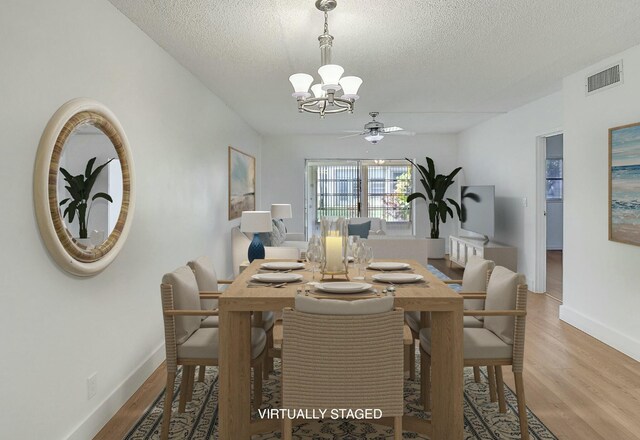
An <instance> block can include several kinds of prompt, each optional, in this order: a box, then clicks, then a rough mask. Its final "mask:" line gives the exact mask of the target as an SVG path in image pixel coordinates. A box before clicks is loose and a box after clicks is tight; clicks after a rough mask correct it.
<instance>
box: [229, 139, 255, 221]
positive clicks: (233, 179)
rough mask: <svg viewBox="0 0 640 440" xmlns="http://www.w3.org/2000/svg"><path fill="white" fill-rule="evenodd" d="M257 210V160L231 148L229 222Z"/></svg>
mask: <svg viewBox="0 0 640 440" xmlns="http://www.w3.org/2000/svg"><path fill="white" fill-rule="evenodd" d="M255 209H256V158H255V157H253V156H250V155H249V154H246V153H243V152H242V151H240V150H238V149H236V148H233V147H229V220H233V219H236V218H240V216H241V215H242V211H255Z"/></svg>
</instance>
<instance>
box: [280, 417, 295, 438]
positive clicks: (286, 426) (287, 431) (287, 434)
mask: <svg viewBox="0 0 640 440" xmlns="http://www.w3.org/2000/svg"><path fill="white" fill-rule="evenodd" d="M292 431H293V420H291V419H290V418H289V417H285V418H284V420H283V421H282V438H283V439H284V440H291V434H292Z"/></svg>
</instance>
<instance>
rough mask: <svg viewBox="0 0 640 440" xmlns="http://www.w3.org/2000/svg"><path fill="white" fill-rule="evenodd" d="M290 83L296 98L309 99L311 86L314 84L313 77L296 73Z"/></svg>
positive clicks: (290, 78) (291, 77)
mask: <svg viewBox="0 0 640 440" xmlns="http://www.w3.org/2000/svg"><path fill="white" fill-rule="evenodd" d="M289 81H290V82H291V85H292V86H293V94H292V95H291V96H293V97H294V98H308V97H309V96H311V95H310V93H309V86H310V85H311V83H312V82H313V76H311V75H309V74H307V73H295V74H293V75H291V76H290V77H289Z"/></svg>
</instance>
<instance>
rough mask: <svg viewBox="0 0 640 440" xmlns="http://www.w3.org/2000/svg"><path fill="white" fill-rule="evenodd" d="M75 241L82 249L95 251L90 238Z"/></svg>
mask: <svg viewBox="0 0 640 440" xmlns="http://www.w3.org/2000/svg"><path fill="white" fill-rule="evenodd" d="M73 241H75V242H76V243H77V244H78V247H80V248H84V249H93V243H91V239H90V238H74V239H73Z"/></svg>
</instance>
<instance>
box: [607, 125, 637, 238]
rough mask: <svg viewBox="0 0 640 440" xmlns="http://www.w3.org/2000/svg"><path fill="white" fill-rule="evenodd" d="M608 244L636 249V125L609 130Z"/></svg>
mask: <svg viewBox="0 0 640 440" xmlns="http://www.w3.org/2000/svg"><path fill="white" fill-rule="evenodd" d="M609 240H611V241H617V242H620V243H627V244H633V245H636V246H640V123H636V124H630V125H624V126H621V127H614V128H610V129H609Z"/></svg>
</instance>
